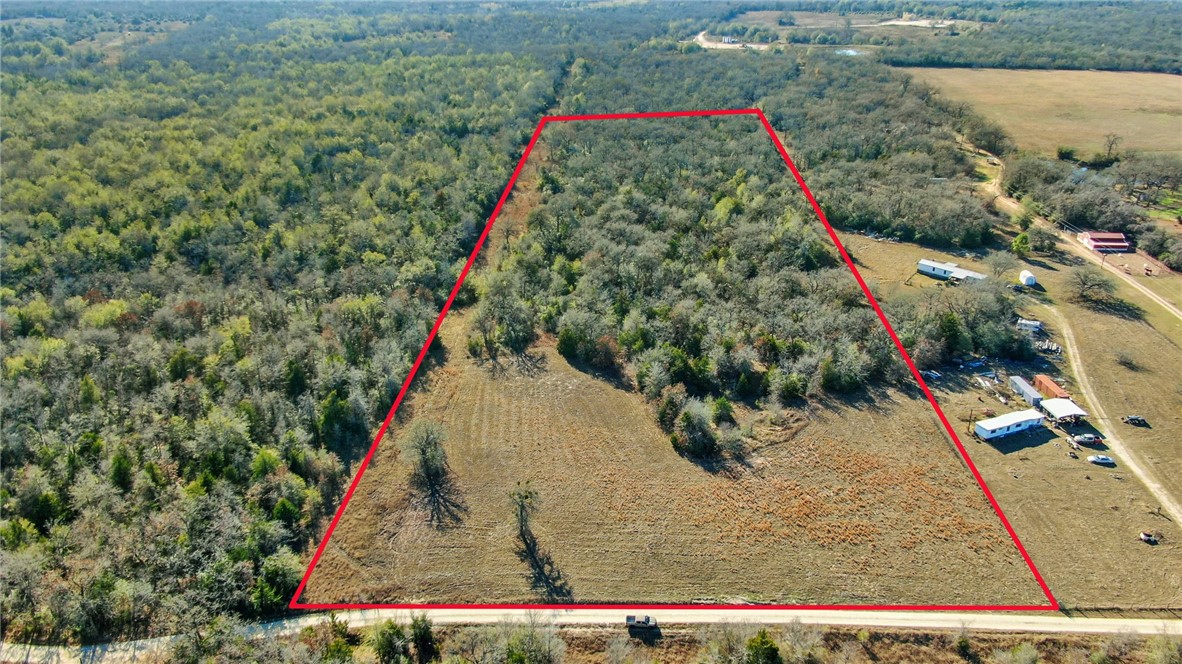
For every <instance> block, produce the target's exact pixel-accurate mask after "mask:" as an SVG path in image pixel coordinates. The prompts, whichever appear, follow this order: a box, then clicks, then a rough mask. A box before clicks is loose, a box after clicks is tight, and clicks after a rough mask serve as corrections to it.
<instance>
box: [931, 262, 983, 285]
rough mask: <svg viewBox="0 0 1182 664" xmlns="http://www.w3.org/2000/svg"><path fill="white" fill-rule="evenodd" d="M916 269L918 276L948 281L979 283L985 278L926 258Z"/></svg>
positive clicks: (952, 264) (953, 265) (977, 273)
mask: <svg viewBox="0 0 1182 664" xmlns="http://www.w3.org/2000/svg"><path fill="white" fill-rule="evenodd" d="M916 269H917V270H918V271H919V273H920V274H926V275H927V276H929V277H935V278H936V279H948V280H950V281H980V280H982V279H984V278H985V275H983V274H981V273H980V272H973V271H972V270H966V269H964V268H963V267H957V265H956V263H941V262H940V261H934V260H931V259H928V258H921V259H920V261H919V266H918V268H916Z"/></svg>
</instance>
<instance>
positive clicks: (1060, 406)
mask: <svg viewBox="0 0 1182 664" xmlns="http://www.w3.org/2000/svg"><path fill="white" fill-rule="evenodd" d="M1038 407H1039V408H1041V409H1042V410H1043V412H1045V413H1046V414H1047V417H1048V418H1050V419H1051V420H1052V421H1055V422H1076V421H1078V420H1079V419H1080V418H1081V417H1087V416H1088V414H1087V412H1086V411H1084V409H1083V408H1080V407H1079V406H1078V405H1076V403H1075V402H1074V401H1072V400H1071V399H1043V400H1042V402H1041V403H1039V406H1038Z"/></svg>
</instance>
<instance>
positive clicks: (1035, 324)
mask: <svg viewBox="0 0 1182 664" xmlns="http://www.w3.org/2000/svg"><path fill="white" fill-rule="evenodd" d="M1016 325H1017V328H1018V330H1020V331H1022V332H1025V333H1026V334H1038V333H1039V332H1042V321H1037V320H1026V319H1025V318H1019V319H1018V322H1017V324H1016Z"/></svg>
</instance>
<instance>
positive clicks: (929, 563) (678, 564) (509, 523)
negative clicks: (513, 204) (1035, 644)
mask: <svg viewBox="0 0 1182 664" xmlns="http://www.w3.org/2000/svg"><path fill="white" fill-rule="evenodd" d="M466 333H467V323H466V321H465V317H464V316H463V315H450V316H449V317H448V320H447V322H446V323H445V326H444V328H443V330H442V332H441V334H442V338H443V345H444V347H445V348H446V349H447V352H448V357H447V362H446V364H445V365H444V366H443V367H442V368H440V369H437V370H436V371H435V372H434V374H433V375H432V376H431V378H430V381H429V383H428V386H427V388H426V389H425V390H423V391H421V392H420V393H419V394H417V395H415V397H414V400H413V405H412V407H413V412H414V418H416V419H417V418H425V419H429V420H433V421H436V422H439V423H442V424H443V426H444V427H445V429H446V430H447V432H448V437H449V438H448V442H447V444H446V449H447V451H448V456H449V460H450V463H451V466H452V470H453V471H454V473H455V476H456V478H457V482H458V484H459V486H460V488H461V496H462V500H463V503H464V504H465V505H466V510H467V511H466V512H465V513H464V514H463V517H462V519H461V520H460V522H459V523H458V524H457V525H455V526H454V527H449V528H444V529H436V528H434V527H432V526H431V525H429V523H428V519H427V516H426V514H425V513H423V512H422V511H421V510H419V509H417V508H414V507H412V506H411V505H410V504H409V502H408V498H407V494H408V491H407V486H408V475H409V469H408V467H407V465H406V464H405V463H404V461H403V460H402V459H401V458H400V454H399V450H398V448H399V445H398V444H397V441H398V438H399V431H405V426H402V427H400V428H399V429H398V430H394V431H392V432H391V435H390V437H389V439H388V440H387V441H385V443H384V444H383V445H382V446H381V447H380V448H379V450H378V453H377V456H376V458H375V461H374V464H373V466H372V467H371V468H370V469H369V471H368V472H367V473H366V475H365V477H364V478H363V480H362V483H361V486H360V487H359V489H358V493H357V495H356V496H355V498H354V499H353V501H352V503H350V505H349V507H348V509H347V511H346V513H345V516H344V518H343V519H342V522H341V525H340V526H339V527H338V529H337V531H336V533H335V534H334V535H333V538H332V540H331V541H330V543H329V546H328V548H327V550H326V552H325V555H324V557H323V558H322V560H321V562H320V564H319V566H318V567H317V568H316V571H315V572H314V573H313V575H312V577H311V581H310V583H309V586H308V591H307V592H306V594H305V596H304V599H305V600H306V601H314V602H342V601H350V602H358V601H360V602H433V603H438V602H461V603H462V602H473V601H482V602H529V601H537V600H543V599H548V598H547V597H546V596H545V594H544V593H541V594H540V593H539V592H538V591H537V590H536V589H532V588H531V584H530V581H529V572H530V570H529V568H527V566H526V565H525V564H524V563H522V562H521V561H520V560H518V557H517V555H516V553H515V548H516V540H515V537H514V533H515V526H514V521H513V516H512V506H511V503H510V500H509V492H510V491H511V490H512V489H513V488H514V487H515V485H516V483H517V482H518V481H529V482H530V485H531V486H532V487H533V488H534V489H535V490H537V491H538V493H539V494H540V497H541V504H542V507H541V509H540V511H539V513H538V516H537V517H536V522H535V527H534V530H535V532H536V533H537V536H538V540H539V542H540V544H541V545H542V547H543V548H544V549H546V550H548V551H549V552H550V553H551V555H552V556H553V560H554V562H555V565H556V569H557V570H558V571H559V572H560V573H561V576H562V580H563V582H565V583H566V584H569V587H570V589H571V590H572V591H573V592H572V595H571V599H573V600H575V601H582V602H696V601H709V602H723V603H729V602H748V601H751V602H776V603H810V604H812V603H974V604H976V603H984V604H1014V603H1038V602H1039V601H1040V599H1041V598H1040V594H1039V591H1038V588H1037V586H1036V585H1035V583H1034V581H1033V578H1032V575H1031V574H1030V572H1029V571H1028V570H1027V569H1026V567H1025V565H1024V564H1023V562H1022V560H1021V559H1020V557H1019V556H1018V554H1017V551H1016V550H1015V548H1014V546H1013V545H1012V543H1011V542H1010V541H1009V539H1008V537H1007V536H1006V534H1005V532H1004V531H1003V529H1002V527H1001V525H1000V523H999V521H998V520H997V518H996V516H995V515H994V514H993V513H992V511H991V509H990V508H989V506H988V504H987V503H986V501H985V499H984V497H983V496H982V494H981V491H980V490H979V489H978V488H977V486H976V485H975V484H974V482H973V480H972V479H971V477H970V476H969V474H968V473H967V471H966V470H965V469H964V467H963V466H962V464H961V463H960V461H959V460H958V458H957V457H956V456H955V453H954V451H953V449H952V447H951V445H950V444H949V443H948V442H946V441H945V438H944V436H942V435H941V434H940V432H939V430H938V429H937V425H936V423H935V419H934V417H933V416H932V415H931V414H930V407H928V406H927V405H926V404H925V403H924V402H922V401H920V400H918V399H916V398H915V396H914V395H904V394H901V393H898V392H883V393H878V394H874V395H867V396H866V397H865V401H864V402H863V403H861V404H859V405H858V406H857V407H851V406H848V405H842V404H827V405H823V406H818V407H816V408H813V409H812V410H811V411H808V412H804V411H801V412H791V413H788V414H786V415H785V416H784V417H783V418H782V419H779V420H777V421H775V422H772V421H771V420H770V419H769V418H767V417H755V420H754V422H753V424H754V427H755V435H756V438H757V440H758V443H757V444H756V445H755V446H754V450H753V453H752V454H751V456H750V457H749V459H748V463H747V465H745V466H736V467H733V468H728V469H724V470H713V471H712V470H708V469H704V468H702V467H699V466H698V465H696V464H694V463H693V462H691V461H689V460H686V459H684V458H682V457H680V456H678V455H677V454H676V453H675V452H674V451H673V449H672V447H671V445H670V444H669V441H668V438H667V437H666V436H665V435H663V434H662V433H661V431H660V429H659V428H658V427H657V426H656V423H655V421H654V418H653V415H652V413H651V412H650V411H649V409H648V407H647V406H645V405H644V404H643V403H642V402H641V400H640V399H639V397H638V396H637V395H636V394H635V393H633V392H631V391H628V390H624V389H620V388H619V387H616V386H614V385H612V384H610V383H608V382H606V381H604V380H601V379H599V378H595V377H593V376H590V375H588V374H585V373H583V372H581V371H579V370H578V369H576V368H574V367H572V366H570V365H569V364H567V363H566V361H565V360H564V359H563V358H562V357H561V356H560V355H559V354H558V353H557V352H556V351H555V349H554V347H553V344H552V343H551V342H549V341H543V342H542V343H540V344H539V345H538V346H537V347H536V348H535V349H534V350H533V352H534V353H535V356H536V358H537V362H536V364H537V366H536V367H532V368H530V369H529V370H528V371H522V370H521V369H520V368H517V367H513V366H506V367H505V368H504V369H502V370H494V369H492V368H491V367H489V366H481V365H479V364H477V363H476V362H475V361H473V360H471V359H469V358H467V357H466V356H464V355H462V350H461V349H462V347H463V341H464V339H465V335H466ZM744 415H746V416H747V417H751V416H752V415H753V414H751V413H745V414H744ZM550 599H555V598H554V597H551V598H550ZM559 599H560V598H559Z"/></svg>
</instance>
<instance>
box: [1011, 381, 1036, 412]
mask: <svg viewBox="0 0 1182 664" xmlns="http://www.w3.org/2000/svg"><path fill="white" fill-rule="evenodd" d="M1010 389H1012V390H1013V391H1014V392H1015V393H1016V394H1017V395H1018V396H1020V397H1022V398H1023V399H1024V400H1025V401H1026V403H1028V404H1030V405H1031V406H1034V407H1035V408H1038V403H1039V402H1040V401H1042V395H1041V394H1039V393H1038V390H1036V389H1034V386H1033V385H1031V384H1030V383H1027V382H1026V379H1025V378H1023V377H1021V376H1010Z"/></svg>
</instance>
